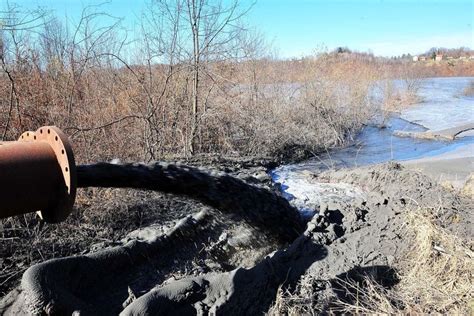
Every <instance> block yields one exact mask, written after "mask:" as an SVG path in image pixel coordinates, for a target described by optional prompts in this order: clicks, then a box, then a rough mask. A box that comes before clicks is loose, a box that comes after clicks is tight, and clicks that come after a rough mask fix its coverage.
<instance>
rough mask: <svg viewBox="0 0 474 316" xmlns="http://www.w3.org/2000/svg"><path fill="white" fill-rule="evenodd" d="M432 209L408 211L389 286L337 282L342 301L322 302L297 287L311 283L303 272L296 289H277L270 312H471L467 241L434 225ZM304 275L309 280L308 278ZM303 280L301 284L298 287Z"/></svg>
mask: <svg viewBox="0 0 474 316" xmlns="http://www.w3.org/2000/svg"><path fill="white" fill-rule="evenodd" d="M434 213H435V212H432V211H423V210H417V211H414V212H410V213H408V215H407V226H406V229H407V234H406V236H413V237H407V239H409V240H410V241H409V242H411V244H412V247H411V249H410V251H409V252H408V253H407V255H406V257H405V258H403V259H401V260H400V259H399V261H398V262H397V263H396V269H397V273H396V278H397V280H398V283H397V284H396V285H394V286H393V287H391V288H389V287H387V286H384V285H382V284H381V283H380V280H377V279H375V278H373V277H372V276H370V275H363V276H361V279H358V280H357V282H356V281H354V280H351V279H345V280H338V281H337V284H338V286H339V287H341V288H342V289H343V292H344V293H345V297H344V299H341V298H335V299H334V298H333V300H332V302H330V303H329V304H326V305H321V302H318V299H319V300H320V299H322V298H321V297H319V298H318V295H320V293H317V292H315V291H312V290H310V291H302V290H301V289H302V288H306V289H307V288H308V287H309V285H310V284H312V283H314V282H315V280H314V278H313V279H312V280H311V277H310V276H305V278H306V280H305V278H303V280H301V281H300V284H299V285H298V287H297V288H296V290H295V291H292V292H290V291H284V290H282V289H281V290H280V291H279V292H278V295H277V298H276V301H275V304H274V305H273V306H272V308H271V309H270V311H269V314H270V315H301V314H306V315H313V314H318V313H319V312H321V311H325V312H327V311H331V312H334V313H344V314H363V315H365V314H377V315H380V314H383V315H387V314H390V315H391V314H409V315H424V314H429V313H440V314H448V315H472V313H473V308H474V287H473V274H474V253H473V251H472V250H471V249H472V247H473V244H472V241H470V240H465V239H462V238H460V237H458V236H455V235H453V233H452V232H450V231H448V230H447V229H445V228H443V227H441V226H440V225H439V224H437V223H436V220H435V214H434ZM308 278H309V280H308ZM301 284H306V285H301Z"/></svg>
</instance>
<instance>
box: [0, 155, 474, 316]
mask: <svg viewBox="0 0 474 316" xmlns="http://www.w3.org/2000/svg"><path fill="white" fill-rule="evenodd" d="M249 179H252V180H249ZM308 179H309V180H308V181H309V182H311V181H313V182H315V183H326V184H331V183H337V184H341V183H344V184H346V185H347V186H353V187H354V188H357V191H358V192H359V191H360V192H362V195H361V196H358V198H355V199H347V198H345V197H344V196H341V195H339V196H338V195H337V194H334V195H333V196H332V198H331V199H330V200H325V202H324V203H323V204H320V205H317V204H315V205H314V207H315V208H317V211H319V215H316V216H315V217H313V218H312V219H311V220H310V221H308V222H307V225H306V229H305V231H304V232H302V234H301V235H300V236H299V237H297V238H296V239H294V240H293V241H291V242H289V243H282V242H278V241H277V239H275V238H273V237H274V236H273V237H272V234H273V233H271V232H270V233H266V232H265V230H262V227H261V226H260V225H253V224H252V222H249V221H248V220H243V218H242V217H241V216H236V215H235V214H233V213H232V212H221V211H219V210H218V209H215V208H211V207H207V206H204V205H203V204H199V205H200V206H199V207H200V209H198V210H197V211H196V212H194V210H196V209H195V208H192V209H188V211H189V213H188V214H187V215H186V216H183V218H182V219H181V220H178V219H177V218H178V217H179V216H178V214H175V215H176V216H173V218H168V220H166V221H161V220H158V219H156V221H154V222H149V223H148V224H147V225H142V226H141V227H140V229H139V230H135V231H133V232H131V233H129V234H128V235H127V236H126V237H124V238H122V239H121V240H118V241H115V247H112V248H111V247H110V246H109V245H102V247H98V248H99V249H101V250H97V249H98V248H95V249H91V250H90V251H86V252H85V253H84V254H83V255H82V256H75V257H66V258H62V259H55V260H49V261H46V262H44V263H41V264H38V265H35V266H33V267H31V268H30V269H28V270H27V271H26V272H25V273H24V274H23V278H22V283H21V285H20V286H19V287H17V288H16V289H15V290H13V291H12V292H11V293H10V294H9V295H7V296H6V297H5V298H4V299H3V300H2V301H1V304H0V306H1V309H0V310H1V311H2V312H3V313H4V314H14V313H18V312H30V313H31V312H36V313H46V314H64V313H71V312H73V311H81V314H101V315H104V314H118V313H122V314H123V315H142V314H146V313H149V314H169V313H177V312H180V313H181V314H195V313H200V314H206V313H212V312H217V313H218V314H243V313H247V314H255V313H263V312H268V311H269V310H270V311H275V310H277V311H278V306H277V304H275V302H277V303H278V298H279V297H280V300H281V293H287V294H288V293H289V294H291V293H293V294H295V295H296V294H298V295H299V300H300V301H301V300H302V299H303V300H304V302H305V303H304V305H305V306H306V307H308V308H311V309H312V310H314V311H328V310H329V309H336V308H337V304H336V303H337V302H339V301H341V300H342V301H344V302H346V303H351V301H350V300H351V297H350V296H349V295H346V294H347V292H346V291H345V290H344V288H343V287H342V286H341V282H340V280H349V279H351V280H353V279H357V278H358V277H359V276H360V275H366V274H370V275H371V276H372V277H373V279H374V280H376V281H377V282H378V283H377V284H381V286H383V287H384V288H387V289H390V288H392V287H395V286H396V284H397V283H398V282H399V281H400V280H399V279H398V277H397V271H398V270H399V269H400V268H401V267H402V261H403V260H402V259H403V258H404V257H406V256H407V254H409V253H410V252H412V251H413V245H414V240H415V237H416V236H415V235H416V234H415V232H414V231H410V230H409V229H407V227H408V226H407V223H408V221H409V220H408V219H409V218H410V216H409V215H410V214H415V213H416V212H421V211H420V210H421V209H423V210H432V211H433V212H435V214H436V216H435V221H436V223H437V224H439V225H441V226H442V227H445V228H446V229H447V230H449V232H450V233H451V234H455V235H456V236H459V238H462V239H463V240H465V241H466V242H467V241H470V240H472V232H471V231H470V227H472V223H471V221H472V218H473V217H472V210H473V208H472V207H473V201H472V199H469V198H466V197H462V196H458V195H457V194H456V193H455V192H452V191H449V190H446V189H445V188H444V187H442V186H440V185H438V184H437V183H436V182H434V181H433V180H432V179H431V178H429V177H427V176H425V175H424V174H422V173H420V172H418V171H414V170H409V169H405V168H403V167H402V166H400V165H399V164H385V165H380V166H373V167H367V168H359V169H351V170H340V171H330V172H325V173H323V174H320V175H311V174H308ZM249 181H251V182H254V184H252V185H257V186H258V187H262V186H265V184H266V183H267V184H268V179H265V176H264V175H263V174H262V173H260V174H259V175H258V174H255V176H251V177H250V178H248V179H247V180H246V183H249ZM235 194H237V195H238V192H236V193H235ZM147 202H148V201H147V200H143V201H141V202H140V203H144V204H146V203H147ZM233 203H238V202H233ZM169 206H173V205H169ZM231 206H232V205H230V206H229V205H227V207H229V208H232V207H231ZM255 211H257V210H255ZM183 215H184V214H183ZM252 220H258V217H256V218H253V219H252ZM282 224H283V225H285V223H282ZM269 225H273V224H270V223H269ZM471 251H472V248H471ZM305 293H306V294H305ZM287 305H288V304H287ZM440 312H443V311H440Z"/></svg>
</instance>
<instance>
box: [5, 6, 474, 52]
mask: <svg viewBox="0 0 474 316" xmlns="http://www.w3.org/2000/svg"><path fill="white" fill-rule="evenodd" d="M2 1H3V0H2ZM10 2H11V3H13V2H14V3H17V4H19V5H21V6H23V7H27V8H32V7H34V6H35V5H42V6H44V7H47V8H50V9H52V10H54V11H56V13H57V14H58V15H60V16H64V15H65V14H67V15H68V16H69V17H74V16H77V15H78V14H79V12H80V11H81V8H82V7H83V6H84V5H86V4H91V3H100V2H102V1H90V0H17V1H15V0H10ZM251 2H252V0H242V4H243V6H246V5H249V4H250V3H251ZM473 2H474V1H473V0H443V1H428V0H399V1H396V0H362V1H355V0H332V1H331V0H324V1H323V0H257V2H256V3H255V4H254V6H253V7H252V10H251V11H250V13H249V15H248V16H247V18H246V19H247V20H248V21H249V22H250V24H252V25H253V26H255V28H256V29H258V30H260V31H261V32H262V33H263V34H265V35H266V37H267V38H268V39H269V40H270V41H271V42H272V43H273V46H274V47H275V48H276V50H277V51H278V52H279V55H280V56H281V57H285V58H287V57H299V56H303V55H308V54H311V53H312V52H314V51H315V50H320V49H322V48H323V47H326V48H328V49H333V48H335V47H337V46H347V47H349V48H352V49H356V50H360V51H371V52H373V53H374V54H375V55H382V56H393V55H401V54H403V53H411V54H417V53H421V52H424V51H426V50H428V49H429V48H431V47H449V48H452V47H459V46H468V47H471V48H474V35H473V19H474V17H473V16H474V9H473ZM144 3H145V0H111V3H109V4H107V5H105V6H104V7H103V10H104V11H107V12H108V13H110V14H112V15H115V16H120V17H125V23H126V25H127V26H129V27H132V25H133V24H134V23H135V22H137V19H138V18H137V17H138V16H139V15H140V12H141V10H143V8H144V7H145V5H144Z"/></svg>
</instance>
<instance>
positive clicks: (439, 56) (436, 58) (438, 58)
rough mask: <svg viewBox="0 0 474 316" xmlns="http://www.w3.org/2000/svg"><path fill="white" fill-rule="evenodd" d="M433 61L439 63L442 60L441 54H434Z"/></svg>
mask: <svg viewBox="0 0 474 316" xmlns="http://www.w3.org/2000/svg"><path fill="white" fill-rule="evenodd" d="M435 60H436V61H441V60H443V54H436V57H435Z"/></svg>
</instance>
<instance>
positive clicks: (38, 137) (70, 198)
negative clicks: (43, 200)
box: [19, 126, 77, 223]
mask: <svg viewBox="0 0 474 316" xmlns="http://www.w3.org/2000/svg"><path fill="white" fill-rule="evenodd" d="M19 141H34V142H35V141H37V142H40V141H42V142H46V143H48V145H50V146H51V149H52V150H53V151H54V154H55V155H56V160H57V162H58V164H59V167H60V169H61V173H62V176H63V179H64V186H62V188H60V189H59V190H58V197H57V199H56V200H55V205H54V206H51V207H49V208H48V209H44V210H40V211H38V215H39V216H40V217H41V218H42V219H43V220H44V221H46V222H48V223H58V222H61V221H63V220H65V219H66V218H67V217H68V215H69V214H70V213H71V211H72V207H73V205H74V200H75V199H76V188H77V176H76V164H75V161H74V154H73V151H72V146H71V143H70V142H69V139H68V138H67V136H66V135H65V134H64V133H63V132H62V131H61V130H60V129H59V128H57V127H56V126H43V127H40V128H38V130H37V131H36V132H32V131H27V132H24V133H23V134H22V135H21V136H20V138H19Z"/></svg>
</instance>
